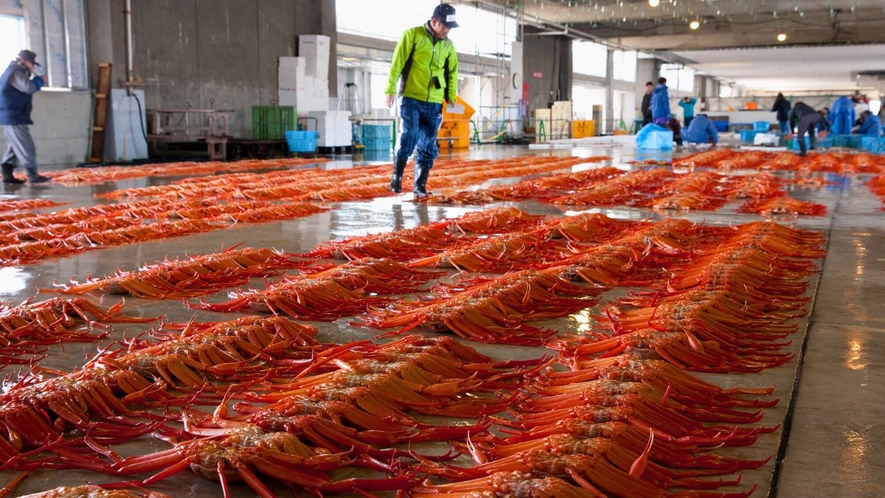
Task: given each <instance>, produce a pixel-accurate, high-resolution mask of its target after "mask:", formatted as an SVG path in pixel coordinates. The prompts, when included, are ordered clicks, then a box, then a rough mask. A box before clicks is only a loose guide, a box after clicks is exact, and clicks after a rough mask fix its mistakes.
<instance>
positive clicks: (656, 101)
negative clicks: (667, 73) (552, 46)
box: [651, 83, 670, 119]
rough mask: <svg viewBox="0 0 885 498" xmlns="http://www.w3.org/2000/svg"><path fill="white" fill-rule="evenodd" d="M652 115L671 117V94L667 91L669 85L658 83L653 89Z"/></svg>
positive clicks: (656, 117) (654, 116)
mask: <svg viewBox="0 0 885 498" xmlns="http://www.w3.org/2000/svg"><path fill="white" fill-rule="evenodd" d="M651 116H652V117H653V118H654V119H658V118H666V119H670V94H669V93H667V85H664V84H661V83H658V86H656V87H655V89H654V90H652V91H651Z"/></svg>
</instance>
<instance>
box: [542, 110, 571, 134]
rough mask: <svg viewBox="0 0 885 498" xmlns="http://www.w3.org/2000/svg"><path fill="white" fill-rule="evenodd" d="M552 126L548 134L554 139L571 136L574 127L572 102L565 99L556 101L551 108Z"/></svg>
mask: <svg viewBox="0 0 885 498" xmlns="http://www.w3.org/2000/svg"><path fill="white" fill-rule="evenodd" d="M551 121H552V123H553V124H552V126H551V127H550V128H549V129H548V131H547V136H548V137H549V138H554V139H562V138H569V134H570V132H571V129H572V125H571V121H572V103H571V101H568V100H565V101H560V102H554V103H553V108H552V109H551Z"/></svg>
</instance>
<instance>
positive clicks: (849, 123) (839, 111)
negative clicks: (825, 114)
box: [830, 97, 856, 135]
mask: <svg viewBox="0 0 885 498" xmlns="http://www.w3.org/2000/svg"><path fill="white" fill-rule="evenodd" d="M855 119H856V118H855V115H854V103H853V102H851V99H849V98H848V97H839V98H838V99H836V101H835V102H833V106H832V107H831V108H830V131H832V132H833V133H834V134H836V135H850V134H851V128H852V127H853V126H854V121H855Z"/></svg>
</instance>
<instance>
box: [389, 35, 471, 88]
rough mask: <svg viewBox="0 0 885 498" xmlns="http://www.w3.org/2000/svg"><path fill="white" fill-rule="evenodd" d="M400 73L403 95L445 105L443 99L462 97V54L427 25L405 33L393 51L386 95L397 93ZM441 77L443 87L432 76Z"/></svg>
mask: <svg viewBox="0 0 885 498" xmlns="http://www.w3.org/2000/svg"><path fill="white" fill-rule="evenodd" d="M400 76H402V79H403V85H401V86H400V89H399V90H400V91H399V94H400V95H402V96H403V97H409V98H412V99H415V100H419V101H421V102H432V103H434V104H441V103H442V101H443V100H455V98H456V97H457V96H458V54H457V53H455V45H454V44H453V43H452V42H451V40H449V39H448V38H446V39H445V40H439V39H437V38H436V37H435V36H434V35H433V34H432V33H431V32H430V31H429V28H428V27H427V26H426V25H425V26H418V27H415V28H412V29H409V30H406V32H405V33H403V37H402V38H401V39H400V41H399V43H397V44H396V49H395V50H394V51H393V62H392V63H391V64H390V76H388V78H387V89H386V90H385V91H384V93H385V94H386V95H396V94H397V89H396V86H397V83H398V82H399V79H400ZM433 76H436V77H437V78H439V85H440V88H437V87H436V85H435V84H434V83H433V80H432V77H433Z"/></svg>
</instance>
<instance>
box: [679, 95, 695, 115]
mask: <svg viewBox="0 0 885 498" xmlns="http://www.w3.org/2000/svg"><path fill="white" fill-rule="evenodd" d="M697 103H698V99H691V100H689V101H688V103H686V102H685V101H684V100H680V101H679V107H681V108H682V117H683V118H693V117H694V105H695V104H697Z"/></svg>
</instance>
